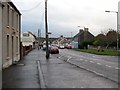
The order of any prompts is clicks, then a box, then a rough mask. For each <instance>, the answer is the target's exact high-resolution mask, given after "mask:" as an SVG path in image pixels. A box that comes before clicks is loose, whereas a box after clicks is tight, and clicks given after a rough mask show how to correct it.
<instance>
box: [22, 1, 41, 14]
mask: <svg viewBox="0 0 120 90" xmlns="http://www.w3.org/2000/svg"><path fill="white" fill-rule="evenodd" d="M42 2H43V1H41V2H39V3H38V4H37V5H36V6H34V7H33V8H30V9H26V10H20V11H22V12H29V11H32V10H34V9H36V8H37V7H39V6H40V5H41V4H42Z"/></svg>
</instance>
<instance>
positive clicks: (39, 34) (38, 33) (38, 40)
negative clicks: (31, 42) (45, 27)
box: [38, 29, 40, 50]
mask: <svg viewBox="0 0 120 90" xmlns="http://www.w3.org/2000/svg"><path fill="white" fill-rule="evenodd" d="M39 33H40V30H39V29H38V50H39V45H40V34H39Z"/></svg>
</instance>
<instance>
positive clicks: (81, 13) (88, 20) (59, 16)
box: [12, 0, 120, 37]
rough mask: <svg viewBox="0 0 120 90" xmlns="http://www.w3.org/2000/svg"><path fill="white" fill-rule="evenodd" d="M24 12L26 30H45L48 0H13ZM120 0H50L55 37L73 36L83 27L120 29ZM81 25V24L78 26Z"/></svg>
mask: <svg viewBox="0 0 120 90" xmlns="http://www.w3.org/2000/svg"><path fill="white" fill-rule="evenodd" d="M12 1H13V3H14V4H15V5H16V7H17V8H18V9H19V10H20V12H21V13H22V32H26V31H31V32H33V33H34V34H36V35H37V30H38V29H41V33H42V36H45V30H44V27H45V26H44V2H45V0H12ZM119 1H120V0H48V27H49V32H51V33H52V34H51V35H50V36H51V37H58V36H60V35H64V36H67V37H70V36H71V35H72V36H74V35H75V34H76V33H78V31H79V28H83V27H87V28H89V31H90V32H91V33H92V34H94V35H95V36H96V35H97V34H99V33H101V31H102V32H106V30H107V29H108V28H113V29H115V30H116V20H117V19H116V18H117V15H116V13H107V12H105V10H110V11H118V2H119ZM78 26H81V27H78Z"/></svg>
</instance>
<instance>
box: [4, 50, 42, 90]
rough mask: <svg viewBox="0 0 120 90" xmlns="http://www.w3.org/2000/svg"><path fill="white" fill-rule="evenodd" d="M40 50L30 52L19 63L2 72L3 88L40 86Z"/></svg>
mask: <svg viewBox="0 0 120 90" xmlns="http://www.w3.org/2000/svg"><path fill="white" fill-rule="evenodd" d="M38 54H39V53H38V50H37V49H35V50H33V51H31V52H30V53H28V55H26V56H25V57H24V58H23V59H22V60H20V61H19V62H18V63H17V65H13V66H11V67H9V68H7V69H5V70H3V73H2V78H3V80H2V84H3V85H2V87H3V88H40V83H39V77H38V69H37V64H36V60H38V59H39V58H38Z"/></svg>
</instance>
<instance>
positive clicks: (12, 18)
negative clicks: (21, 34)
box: [12, 10, 14, 27]
mask: <svg viewBox="0 0 120 90" xmlns="http://www.w3.org/2000/svg"><path fill="white" fill-rule="evenodd" d="M12 27H14V10H12Z"/></svg>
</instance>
